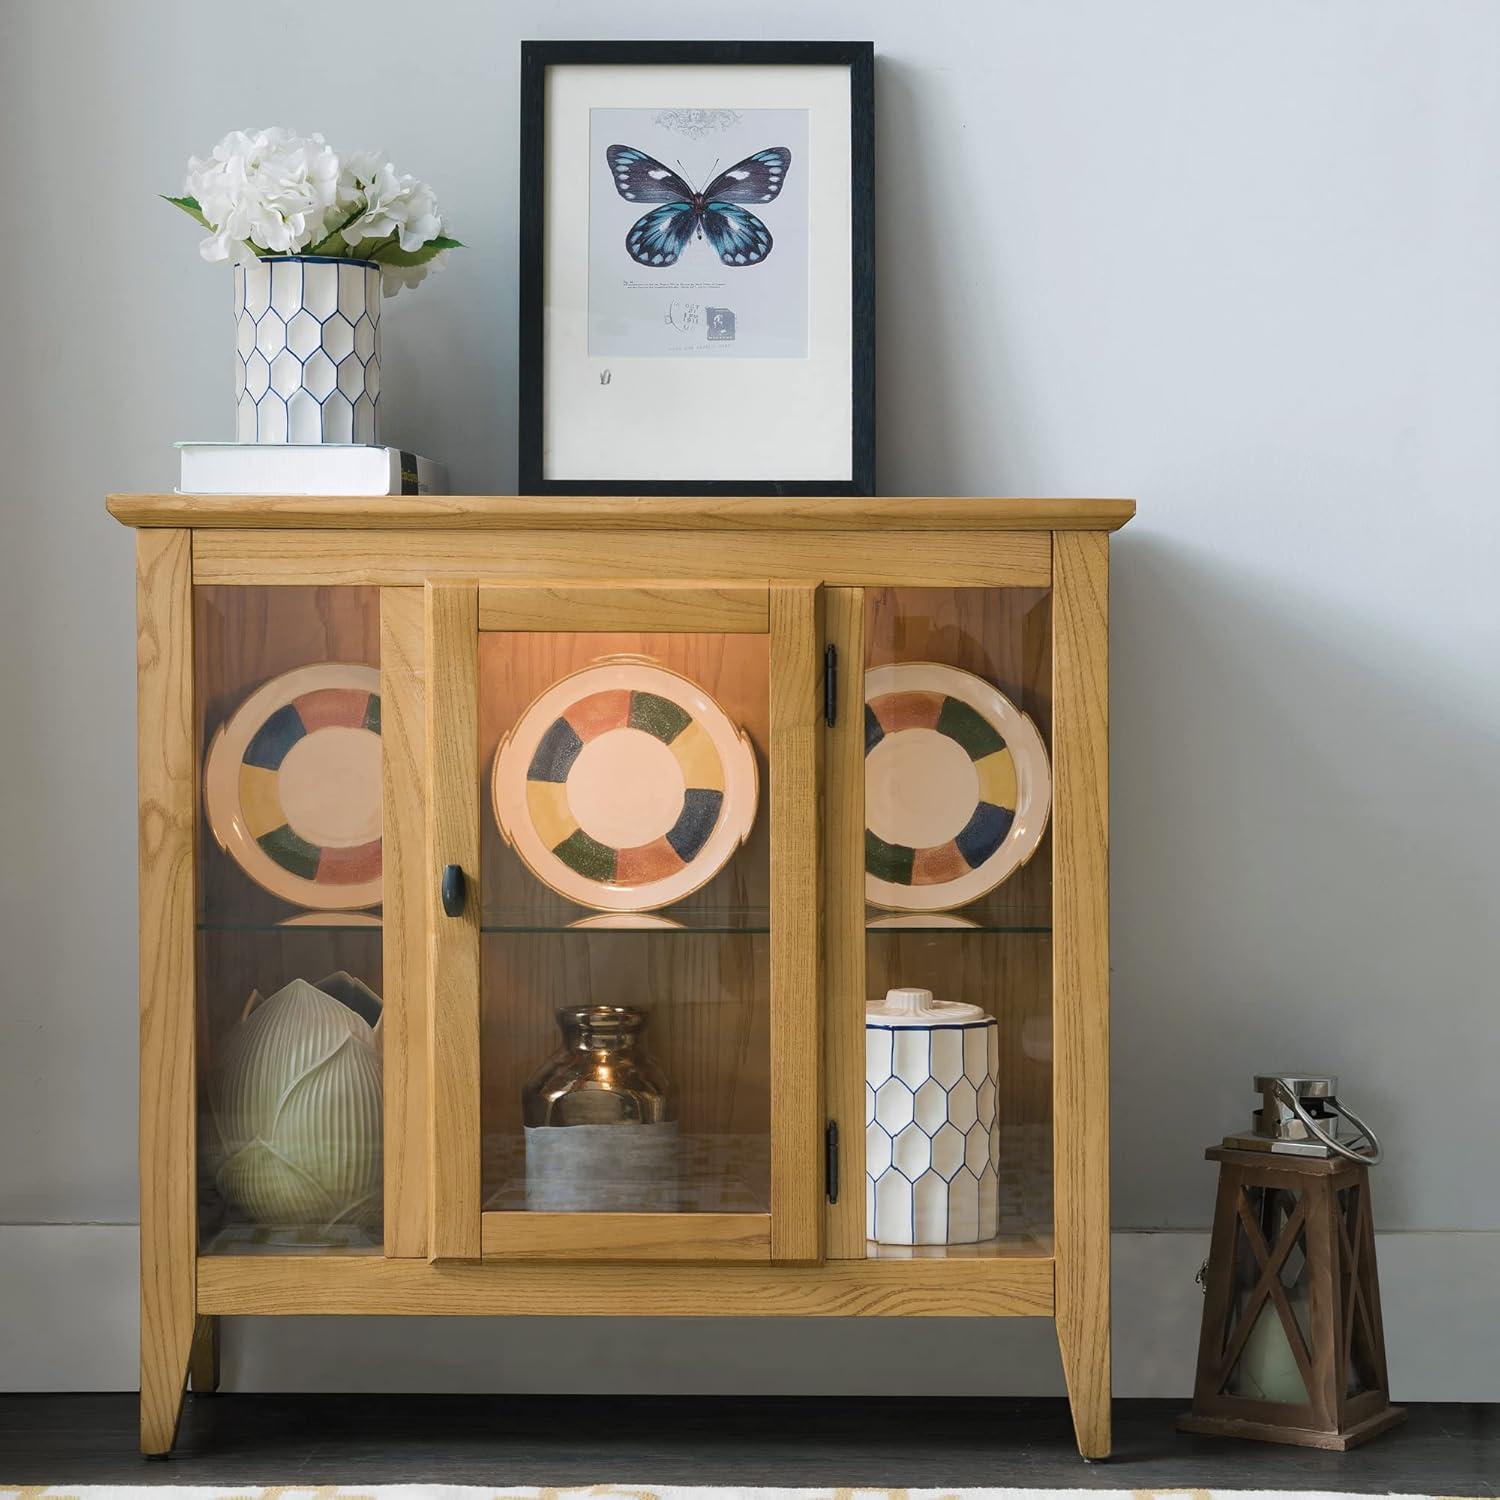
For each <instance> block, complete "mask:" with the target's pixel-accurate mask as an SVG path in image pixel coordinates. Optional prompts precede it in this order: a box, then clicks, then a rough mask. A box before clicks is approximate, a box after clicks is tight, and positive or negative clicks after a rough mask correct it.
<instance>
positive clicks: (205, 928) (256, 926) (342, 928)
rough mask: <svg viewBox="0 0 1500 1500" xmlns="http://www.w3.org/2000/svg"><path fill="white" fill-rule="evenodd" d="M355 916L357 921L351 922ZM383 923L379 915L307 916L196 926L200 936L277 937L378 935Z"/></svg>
mask: <svg viewBox="0 0 1500 1500" xmlns="http://www.w3.org/2000/svg"><path fill="white" fill-rule="evenodd" d="M353 916H358V917H359V918H360V920H359V921H353V920H351V917H353ZM381 926H382V923H381V919H380V914H379V913H378V912H370V913H365V912H358V913H343V912H307V913H305V914H304V915H302V916H298V917H281V918H278V919H276V920H274V921H273V920H269V919H268V920H262V921H243V922H235V921H225V920H222V919H215V920H210V921H203V920H200V921H199V922H198V931H199V932H267V933H275V934H277V935H278V936H282V937H284V936H288V935H294V934H296V933H299V932H338V933H357V932H373V933H379V931H380V929H381Z"/></svg>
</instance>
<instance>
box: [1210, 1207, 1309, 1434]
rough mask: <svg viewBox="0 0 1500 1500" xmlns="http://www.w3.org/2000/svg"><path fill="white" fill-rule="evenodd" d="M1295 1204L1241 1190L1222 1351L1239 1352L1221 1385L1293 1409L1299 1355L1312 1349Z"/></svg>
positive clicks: (1300, 1393)
mask: <svg viewBox="0 0 1500 1500" xmlns="http://www.w3.org/2000/svg"><path fill="white" fill-rule="evenodd" d="M1298 1202H1299V1200H1298V1196H1297V1194H1295V1193H1292V1192H1289V1191H1288V1190H1286V1189H1285V1188H1265V1187H1250V1186H1247V1187H1245V1188H1244V1189H1242V1192H1241V1199H1240V1204H1239V1208H1240V1217H1239V1222H1238V1223H1237V1225H1236V1227H1235V1245H1234V1283H1233V1302H1232V1306H1233V1314H1232V1316H1231V1318H1230V1321H1229V1326H1228V1329H1227V1331H1226V1340H1225V1345H1224V1353H1225V1354H1226V1355H1227V1354H1228V1353H1229V1352H1230V1351H1231V1350H1233V1349H1234V1348H1235V1347H1236V1346H1238V1347H1239V1354H1238V1356H1237V1357H1236V1358H1235V1360H1234V1362H1233V1364H1232V1365H1231V1366H1230V1368H1229V1369H1228V1371H1227V1372H1226V1375H1225V1380H1224V1386H1223V1389H1224V1391H1225V1392H1226V1393H1227V1394H1229V1395H1231V1396H1243V1397H1246V1398H1248V1399H1250V1400H1254V1401H1271V1402H1278V1403H1286V1404H1293V1405H1299V1406H1300V1405H1304V1404H1306V1403H1307V1401H1308V1399H1309V1398H1308V1393H1307V1386H1306V1384H1305V1383H1304V1381H1303V1378H1302V1371H1301V1367H1300V1362H1299V1360H1298V1352H1299V1350H1300V1352H1301V1353H1302V1354H1303V1355H1304V1357H1305V1356H1306V1354H1307V1351H1309V1350H1310V1349H1311V1346H1312V1325H1311V1314H1310V1306H1311V1304H1310V1297H1309V1287H1308V1265H1307V1242H1306V1227H1305V1224H1304V1223H1303V1222H1302V1219H1301V1217H1300V1216H1299V1214H1298ZM1273 1283H1274V1285H1273ZM1278 1294H1279V1295H1278ZM1288 1317H1290V1319H1291V1324H1292V1326H1291V1327H1290V1328H1289V1327H1288V1326H1287V1319H1288ZM1247 1321H1251V1327H1250V1329H1249V1331H1248V1332H1246V1331H1245V1328H1244V1325H1245V1323H1246V1322H1247ZM1294 1339H1295V1342H1296V1344H1297V1346H1298V1348H1294Z"/></svg>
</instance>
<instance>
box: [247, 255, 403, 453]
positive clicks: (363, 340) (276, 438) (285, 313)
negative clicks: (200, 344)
mask: <svg viewBox="0 0 1500 1500" xmlns="http://www.w3.org/2000/svg"><path fill="white" fill-rule="evenodd" d="M234 402H235V438H236V440H237V441H238V442H241V443H373V442H376V441H378V435H379V430H380V420H379V418H380V267H379V266H377V265H375V264H374V263H373V262H372V261H365V260H336V259H329V258H328V257H326V256H317V255H289V256H277V257H269V258H267V259H264V260H252V261H249V262H247V263H245V264H242V265H237V266H236V267H235V268H234Z"/></svg>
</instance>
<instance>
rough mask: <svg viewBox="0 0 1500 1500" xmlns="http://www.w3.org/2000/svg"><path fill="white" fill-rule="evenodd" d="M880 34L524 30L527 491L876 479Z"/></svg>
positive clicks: (748, 487)
mask: <svg viewBox="0 0 1500 1500" xmlns="http://www.w3.org/2000/svg"><path fill="white" fill-rule="evenodd" d="M873 77H874V52H873V48H872V46H871V44H870V43H868V42H524V43H522V47H521V205H520V227H521V247H520V251H521V262H520V271H521V276H520V280H521V308H520V332H521V371H520V374H521V381H520V463H519V469H520V490H521V492H522V493H523V494H642V495H645V494H655V495H671V494H722V495H736V494H740V495H766V494H787V495H819V494H827V495H870V494H873V493H874V490H875V430H874V429H875V330H874V315H875V254H874V230H875V222H874V219H875V216H874V94H873Z"/></svg>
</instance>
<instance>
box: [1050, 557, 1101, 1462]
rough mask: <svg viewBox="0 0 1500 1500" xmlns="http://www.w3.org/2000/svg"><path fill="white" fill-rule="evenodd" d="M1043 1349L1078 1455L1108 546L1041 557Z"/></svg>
mask: <svg viewBox="0 0 1500 1500" xmlns="http://www.w3.org/2000/svg"><path fill="white" fill-rule="evenodd" d="M1053 612H1054V621H1055V625H1054V639H1053V691H1052V711H1053V731H1052V734H1053V737H1052V775H1053V791H1052V798H1053V812H1052V858H1053V912H1054V927H1053V939H1052V941H1053V971H1052V980H1053V1044H1054V1056H1053V1093H1054V1111H1055V1112H1054V1115H1053V1163H1054V1172H1055V1188H1054V1193H1055V1208H1054V1214H1055V1221H1054V1247H1055V1248H1054V1253H1055V1255H1056V1264H1057V1314H1056V1316H1057V1337H1058V1343H1059V1344H1060V1345H1061V1348H1062V1361H1063V1373H1064V1375H1065V1376H1066V1378H1067V1384H1068V1399H1069V1401H1070V1402H1071V1404H1072V1408H1073V1425H1074V1429H1075V1431H1076V1433H1077V1436H1078V1448H1079V1451H1080V1452H1081V1453H1082V1454H1083V1455H1084V1456H1085V1457H1086V1458H1103V1457H1105V1456H1106V1455H1107V1454H1108V1453H1109V1448H1110V1302H1109V1265H1110V1261H1109V1254H1110V1246H1109V643H1108V637H1109V537H1108V535H1107V534H1105V533H1100V532H1079V533H1071V532H1070V533H1060V534H1059V535H1058V536H1057V537H1055V538H1054V552H1053Z"/></svg>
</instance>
